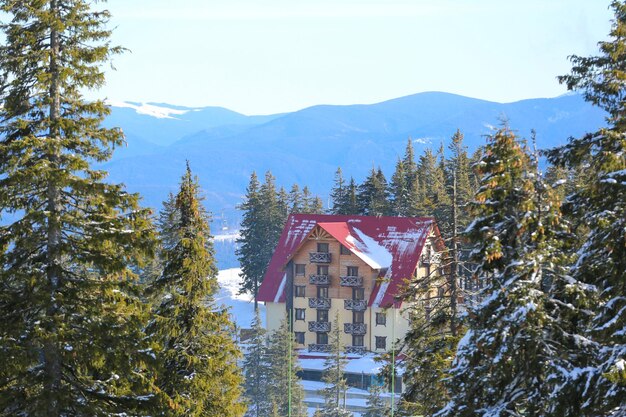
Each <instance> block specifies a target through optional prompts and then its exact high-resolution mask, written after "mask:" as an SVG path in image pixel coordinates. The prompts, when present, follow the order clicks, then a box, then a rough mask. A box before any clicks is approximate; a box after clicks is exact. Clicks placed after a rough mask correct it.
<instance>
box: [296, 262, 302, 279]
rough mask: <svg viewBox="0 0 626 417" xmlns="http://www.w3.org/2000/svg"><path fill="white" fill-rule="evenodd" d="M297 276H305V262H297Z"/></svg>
mask: <svg viewBox="0 0 626 417" xmlns="http://www.w3.org/2000/svg"><path fill="white" fill-rule="evenodd" d="M296 276H304V264H296Z"/></svg>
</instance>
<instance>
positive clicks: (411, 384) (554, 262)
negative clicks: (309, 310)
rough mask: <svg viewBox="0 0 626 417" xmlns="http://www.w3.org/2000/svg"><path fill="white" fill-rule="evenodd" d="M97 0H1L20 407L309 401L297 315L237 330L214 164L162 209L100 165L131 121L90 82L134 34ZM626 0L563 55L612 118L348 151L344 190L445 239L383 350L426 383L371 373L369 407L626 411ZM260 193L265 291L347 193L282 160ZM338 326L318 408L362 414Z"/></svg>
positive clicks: (7, 350)
mask: <svg viewBox="0 0 626 417" xmlns="http://www.w3.org/2000/svg"><path fill="white" fill-rule="evenodd" d="M94 3H95V2H93V1H88V0H46V1H17V2H16V1H7V0H1V1H0V6H1V7H2V11H3V12H4V16H3V17H2V19H3V23H2V25H1V28H2V31H3V33H4V38H3V42H2V44H1V45H0V79H1V81H2V82H1V85H0V120H1V122H0V216H1V217H0V265H1V268H0V317H2V320H0V416H220V417H228V416H233V417H235V416H244V415H247V416H255V417H265V416H272V417H275V416H283V417H284V416H304V415H307V414H306V413H307V410H306V407H305V406H304V403H303V401H304V399H303V390H302V387H301V385H300V383H299V381H298V370H299V368H298V359H297V352H296V351H295V350H294V347H293V334H292V333H291V332H290V330H289V325H288V323H286V322H284V323H283V325H282V326H281V328H280V330H279V331H277V332H273V333H271V334H266V332H265V330H264V329H263V327H262V325H261V321H260V318H259V317H258V316H257V318H256V319H255V321H254V323H253V324H252V333H251V335H252V337H251V339H250V340H249V341H248V342H247V343H246V344H245V345H241V344H237V343H236V329H235V328H234V326H233V323H232V321H231V317H230V315H229V312H228V310H227V309H225V308H223V306H221V305H219V304H218V303H217V302H216V301H215V294H216V292H217V291H218V282H217V267H216V263H215V260H214V249H213V245H212V241H211V231H210V227H209V224H210V219H211V215H210V213H208V212H207V211H206V209H205V208H204V206H203V198H204V197H203V192H202V190H201V189H200V187H199V180H198V178H197V177H196V176H195V175H194V174H193V171H192V168H193V167H192V166H190V164H189V163H188V164H187V166H186V167H185V166H181V174H182V175H181V179H180V182H179V186H178V189H177V191H176V192H175V193H172V194H171V195H170V196H169V197H168V199H167V200H166V201H165V202H163V206H162V208H161V210H160V211H159V212H158V213H153V212H152V211H151V210H149V209H146V208H143V207H141V205H140V196H139V195H137V194H131V193H128V192H127V191H126V190H125V188H124V186H123V185H120V184H112V183H110V182H108V181H107V173H106V172H105V171H103V170H98V169H95V168H93V166H94V165H95V164H96V163H100V162H103V161H107V160H108V159H109V158H110V157H111V155H112V153H113V152H114V150H115V148H116V147H119V146H121V145H123V143H124V134H123V131H122V128H123V127H121V128H105V127H103V126H102V121H103V120H104V118H105V117H106V115H107V114H108V112H109V109H108V107H107V105H106V104H105V102H104V101H103V100H88V99H86V98H85V96H84V93H85V91H86V90H97V89H98V88H99V87H101V86H102V85H103V83H104V82H105V77H104V72H103V66H104V65H105V64H107V63H109V62H110V60H111V58H112V57H113V56H115V55H117V54H120V53H123V52H124V48H123V47H120V46H114V45H112V44H111V30H110V29H109V28H108V27H107V23H108V21H109V18H110V15H109V13H108V12H107V11H106V10H103V9H101V8H97V9H96V8H95V7H94ZM611 7H612V11H613V12H614V20H613V24H612V27H611V29H610V33H609V35H608V37H607V40H604V41H602V42H599V44H598V45H599V54H598V55H597V56H589V57H583V56H576V55H574V56H572V57H570V60H571V64H572V68H571V72H570V73H569V74H567V75H563V76H560V77H559V81H560V82H561V83H563V84H564V85H566V86H567V88H568V89H569V90H572V91H577V92H579V93H580V94H582V95H583V97H584V98H585V100H587V101H588V102H590V103H591V104H593V105H594V106H597V107H598V108H600V109H602V110H603V111H604V112H605V113H606V115H607V116H606V127H604V128H601V129H599V130H598V131H594V132H589V133H587V134H586V135H584V136H582V137H577V138H569V139H568V142H567V144H566V145H564V146H561V147H558V148H554V149H543V150H540V149H536V144H535V141H534V138H533V137H530V138H521V137H519V136H518V135H517V133H516V131H515V127H514V126H509V124H508V122H507V121H506V120H503V121H501V123H500V125H499V127H497V128H495V129H494V130H493V131H492V133H491V134H490V135H489V136H488V137H486V140H485V144H484V146H482V147H481V148H480V149H479V150H478V151H477V152H476V153H474V154H473V155H468V153H467V151H466V149H465V147H464V145H463V133H462V132H460V131H457V132H451V138H450V140H449V143H448V144H447V145H443V144H442V145H441V146H440V147H439V149H437V150H435V151H433V150H426V151H425V152H424V153H423V154H422V155H420V156H419V157H416V155H414V150H413V147H412V141H411V139H410V138H409V140H408V142H407V146H406V150H405V154H404V156H403V158H400V159H398V161H397V164H396V168H395V171H394V172H393V173H392V174H391V176H390V177H389V178H390V179H389V180H387V178H386V176H385V174H384V173H383V172H382V171H381V170H380V169H377V168H376V167H375V166H374V167H372V170H371V173H370V175H369V176H368V177H367V178H366V179H365V180H364V181H363V182H362V183H361V184H357V183H356V182H355V181H354V179H353V178H349V179H348V178H347V177H344V173H343V172H342V170H341V168H339V169H338V170H337V172H336V176H335V182H334V187H333V189H332V190H331V196H332V197H331V199H332V202H331V208H330V213H333V214H361V215H368V216H386V215H389V216H430V217H435V218H436V220H437V223H438V225H439V228H440V230H441V233H442V236H443V237H444V239H445V244H446V251H445V253H444V262H445V265H444V268H442V270H443V271H444V273H445V277H446V280H445V294H444V296H443V297H440V299H439V300H438V301H437V302H436V303H435V304H433V305H429V306H428V308H427V309H426V308H425V306H423V305H422V306H419V305H418V306H417V307H416V311H415V312H414V314H413V317H414V319H413V320H412V328H411V331H410V332H409V334H408V335H407V336H406V338H405V339H404V340H402V341H401V345H402V351H403V353H404V354H403V355H402V358H401V359H400V361H399V363H397V364H396V363H393V365H394V366H393V367H390V366H384V367H383V372H382V374H381V378H382V379H387V380H388V379H390V378H393V377H394V375H393V372H394V370H395V369H396V368H397V366H401V367H403V369H404V379H405V381H406V390H405V392H404V393H403V394H402V397H401V399H400V401H399V403H398V404H397V405H395V404H394V405H392V406H391V407H387V406H385V405H384V402H382V401H381V397H380V395H381V392H380V387H374V388H372V392H371V395H370V398H369V399H368V411H367V414H365V415H366V416H367V417H373V416H384V415H399V416H400V415H402V416H416V415H422V416H438V417H448V416H461V417H463V416H467V417H469V416H483V417H496V416H501V417H504V416H507V417H511V416H520V417H521V416H555V417H556V416H589V417H598V416H606V417H609V416H611V417H617V416H626V152H625V151H626V2H624V1H622V0H615V1H613V2H612V6H611ZM446 147H447V151H446ZM216 175H217V173H216ZM240 209H241V210H242V212H243V220H242V233H241V237H240V240H239V249H238V253H237V255H238V257H239V260H240V262H241V268H242V284H241V291H242V293H249V294H251V295H252V296H253V297H254V298H255V307H256V293H257V291H258V286H259V284H260V282H261V280H262V279H263V275H264V271H265V269H266V268H267V264H268V262H269V259H270V258H271V255H272V252H273V249H274V246H275V245H276V243H277V241H278V238H279V236H280V233H281V230H282V227H283V224H284V222H285V220H286V217H287V216H288V214H289V213H317V212H323V211H324V204H323V202H322V201H321V200H320V199H319V198H317V197H316V196H314V195H312V194H311V192H310V191H309V189H308V188H307V187H303V188H302V189H300V186H298V185H294V186H293V187H292V188H291V190H290V191H289V192H288V191H286V190H285V189H277V188H276V185H275V179H274V177H273V176H272V174H271V173H270V172H268V173H266V175H265V178H264V181H263V183H261V182H260V181H259V179H258V178H257V176H256V174H253V175H252V176H251V178H250V183H249V186H248V188H247V191H246V195H245V198H244V199H243V201H242V203H241V206H240ZM435 282H439V278H438V277H435V276H428V277H426V278H424V279H423V280H416V281H414V282H408V283H407V285H406V288H405V291H406V293H407V294H406V295H407V296H411V297H419V296H420V292H422V291H424V289H425V288H428V287H429V285H435ZM460 299H463V300H465V302H464V303H463V305H460V304H459V300H460ZM334 329H336V334H335V332H331V335H330V336H329V344H330V345H332V348H333V351H332V353H331V354H330V355H329V356H328V359H327V361H326V365H325V371H324V381H325V382H326V389H324V390H323V391H324V399H325V401H324V405H323V407H322V408H320V409H318V410H317V411H316V412H315V415H316V416H317V417H335V416H349V415H351V414H350V412H348V411H346V410H345V409H344V408H343V407H342V406H341V398H343V396H344V395H345V392H346V390H347V384H346V381H345V379H344V378H343V369H344V367H345V363H346V359H345V357H344V356H343V354H342V353H341V346H340V337H339V326H334ZM380 360H381V361H383V362H386V363H387V364H389V361H390V360H391V359H390V358H389V357H381V358H380ZM396 365H397V366H396Z"/></svg>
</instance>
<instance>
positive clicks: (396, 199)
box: [389, 159, 411, 216]
mask: <svg viewBox="0 0 626 417" xmlns="http://www.w3.org/2000/svg"><path fill="white" fill-rule="evenodd" d="M409 186H410V184H407V176H406V172H405V169H404V162H402V160H401V159H398V162H397V163H396V170H395V172H394V173H393V176H392V177H391V184H390V185H389V194H390V196H391V214H392V215H393V216H408V215H409V214H410V213H411V204H410V193H409V190H410V189H409Z"/></svg>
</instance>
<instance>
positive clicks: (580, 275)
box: [549, 0, 626, 415]
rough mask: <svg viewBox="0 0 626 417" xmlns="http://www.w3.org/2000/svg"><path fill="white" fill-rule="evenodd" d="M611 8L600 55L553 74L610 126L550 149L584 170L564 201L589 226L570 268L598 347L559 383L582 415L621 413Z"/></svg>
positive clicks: (623, 250)
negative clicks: (590, 294)
mask: <svg viewBox="0 0 626 417" xmlns="http://www.w3.org/2000/svg"><path fill="white" fill-rule="evenodd" d="M611 8H612V9H613V12H614V14H615V17H614V20H613V24H612V28H611V31H610V34H609V38H608V39H607V40H606V41H603V42H600V43H599V47H600V55H598V56H592V57H580V56H573V57H571V61H572V64H573V68H572V72H571V74H569V75H565V76H562V77H559V81H561V82H562V83H565V84H566V85H567V87H568V89H570V90H575V91H580V92H581V93H582V95H583V97H584V98H585V100H587V101H589V102H591V103H592V104H594V105H596V106H598V107H599V108H601V109H603V110H604V111H606V113H607V119H606V120H607V125H608V127H606V128H602V129H600V130H598V131H597V132H594V133H589V134H587V135H585V136H583V137H582V138H579V139H570V142H569V143H568V144H567V145H565V146H563V147H561V148H557V149H555V150H552V151H550V152H549V159H550V161H551V162H553V163H554V164H557V165H559V166H564V167H567V168H570V169H580V168H582V169H584V170H585V171H586V172H587V173H588V178H587V181H586V182H585V183H584V184H582V185H581V187H580V188H579V189H577V190H575V192H574V193H573V194H571V195H570V196H569V197H568V199H567V204H566V205H565V207H564V209H565V210H566V211H567V212H568V214H570V215H572V216H573V217H575V218H578V219H580V221H581V222H582V223H583V224H584V225H585V227H586V228H587V231H588V233H587V234H586V237H585V238H584V241H583V243H582V246H581V248H580V249H579V251H578V255H579V258H578V260H577V262H576V263H575V264H574V265H573V266H572V268H571V270H570V274H571V276H572V278H573V279H574V280H575V281H577V282H581V283H582V284H584V285H587V286H590V287H591V288H595V289H596V290H597V296H598V299H597V300H593V303H592V305H593V309H592V311H593V314H594V317H593V320H592V321H591V323H589V330H588V332H587V334H586V336H587V337H588V338H590V339H591V341H592V343H593V344H596V346H597V347H598V353H597V354H592V355H589V357H588V360H589V361H590V362H591V364H590V366H584V365H585V363H584V362H583V363H582V364H580V366H579V367H578V368H577V369H576V370H575V372H574V373H572V374H571V375H570V377H569V379H567V380H566V381H565V383H564V384H563V389H564V390H565V391H566V392H567V391H571V392H572V393H573V395H575V396H582V398H583V399H584V407H583V410H582V411H583V412H584V415H623V414H624V413H626V403H625V402H624V398H625V397H626V372H625V371H624V368H625V366H624V363H626V332H625V331H624V329H625V328H626V297H624V294H626V272H625V271H626V234H625V233H624V230H626V139H625V138H626V105H625V100H624V97H625V96H626V83H625V81H624V80H625V79H626V2H624V1H617V0H614V1H613V2H612V3H611ZM575 319H577V320H583V319H584V316H580V317H577V318H575ZM577 377H578V378H577Z"/></svg>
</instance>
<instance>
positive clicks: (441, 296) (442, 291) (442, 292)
mask: <svg viewBox="0 0 626 417" xmlns="http://www.w3.org/2000/svg"><path fill="white" fill-rule="evenodd" d="M444 291H445V290H444V288H443V287H439V288H437V297H439V298H443V294H444Z"/></svg>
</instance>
